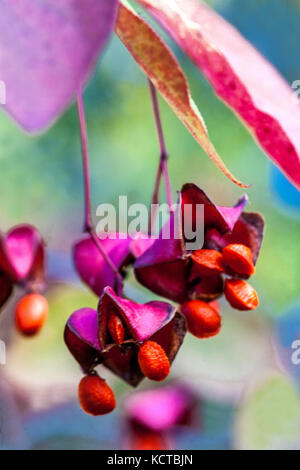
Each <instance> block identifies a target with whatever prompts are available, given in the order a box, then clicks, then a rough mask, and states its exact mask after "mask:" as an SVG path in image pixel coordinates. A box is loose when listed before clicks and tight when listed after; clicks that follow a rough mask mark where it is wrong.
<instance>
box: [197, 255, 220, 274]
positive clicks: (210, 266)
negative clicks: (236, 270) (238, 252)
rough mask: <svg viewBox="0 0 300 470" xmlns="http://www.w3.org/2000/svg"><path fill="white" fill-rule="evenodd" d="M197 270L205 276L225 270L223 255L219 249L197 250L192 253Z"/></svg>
mask: <svg viewBox="0 0 300 470" xmlns="http://www.w3.org/2000/svg"><path fill="white" fill-rule="evenodd" d="M192 260H193V261H194V262H195V263H196V266H197V271H198V272H199V273H200V274H203V275H204V276H210V275H211V274H218V273H223V272H224V262H223V255H222V253H220V252H219V251H217V250H206V249H202V250H196V251H194V253H193V255H192Z"/></svg>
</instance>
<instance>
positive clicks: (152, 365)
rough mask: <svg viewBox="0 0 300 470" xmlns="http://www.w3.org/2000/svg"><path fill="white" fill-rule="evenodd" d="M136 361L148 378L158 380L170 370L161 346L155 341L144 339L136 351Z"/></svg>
mask: <svg viewBox="0 0 300 470" xmlns="http://www.w3.org/2000/svg"><path fill="white" fill-rule="evenodd" d="M138 362H139V366H140V369H141V371H142V372H143V374H144V375H145V376H146V377H148V379H151V380H156V381H157V382H160V381H161V380H164V379H165V378H166V377H167V376H168V374H169V372H170V362H169V359H168V357H167V355H166V353H165V351H164V350H163V348H162V347H161V346H160V345H159V344H158V343H156V342H155V341H146V342H145V343H143V344H142V346H141V347H140V349H139V352H138Z"/></svg>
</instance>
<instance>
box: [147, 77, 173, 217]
mask: <svg viewBox="0 0 300 470" xmlns="http://www.w3.org/2000/svg"><path fill="white" fill-rule="evenodd" d="M148 82H149V88H150V95H151V100H152V106H153V113H154V119H155V124H156V129H157V136H158V142H159V146H160V159H159V166H158V170H157V174H156V180H155V185H154V191H153V195H152V204H158V200H159V197H158V194H159V188H160V183H161V178H162V177H163V178H164V182H165V190H166V198H167V203H168V206H169V210H170V211H172V210H173V209H172V208H173V200H172V191H171V184H170V178H169V171H168V153H167V148H166V143H165V138H164V133H163V128H162V123H161V117H160V111H159V104H158V97H157V92H156V89H155V87H154V85H153V84H152V82H151V81H150V80H148Z"/></svg>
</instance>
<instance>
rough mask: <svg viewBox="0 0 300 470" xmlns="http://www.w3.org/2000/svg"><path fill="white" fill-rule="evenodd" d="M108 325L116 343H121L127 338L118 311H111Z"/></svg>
mask: <svg viewBox="0 0 300 470" xmlns="http://www.w3.org/2000/svg"><path fill="white" fill-rule="evenodd" d="M107 327H108V331H109V333H110V335H111V337H112V339H113V342H114V343H116V344H121V343H122V342H123V341H124V338H125V330H124V326H123V323H122V320H121V318H120V317H119V315H117V314H116V313H111V315H110V317H109V320H108V325H107Z"/></svg>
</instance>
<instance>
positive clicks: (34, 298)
mask: <svg viewBox="0 0 300 470" xmlns="http://www.w3.org/2000/svg"><path fill="white" fill-rule="evenodd" d="M48 309H49V307H48V302H47V299H46V298H45V297H44V296H43V295H40V294H28V295H25V296H24V297H23V298H22V299H21V300H19V302H18V303H17V305H16V310H15V323H16V327H17V329H18V331H19V332H20V333H22V334H23V335H25V336H31V335H34V334H36V333H37V332H38V331H39V330H40V329H41V328H42V326H43V325H44V323H45V321H46V320H47V317H48Z"/></svg>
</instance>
